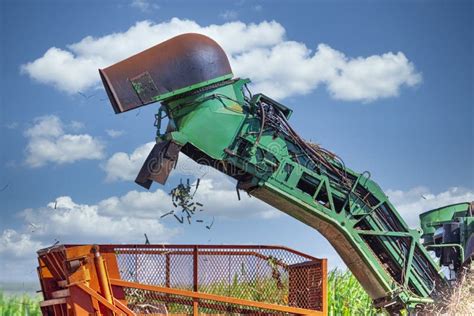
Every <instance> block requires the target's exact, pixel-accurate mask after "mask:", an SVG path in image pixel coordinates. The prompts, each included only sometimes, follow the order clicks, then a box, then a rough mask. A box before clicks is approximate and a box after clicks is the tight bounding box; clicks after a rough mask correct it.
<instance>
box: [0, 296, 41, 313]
mask: <svg viewBox="0 0 474 316" xmlns="http://www.w3.org/2000/svg"><path fill="white" fill-rule="evenodd" d="M39 301H40V297H39V296H36V297H31V296H29V295H27V294H25V295H21V296H6V295H5V294H4V293H3V292H0V316H39V315H41V311H40V308H39V305H38V302H39Z"/></svg>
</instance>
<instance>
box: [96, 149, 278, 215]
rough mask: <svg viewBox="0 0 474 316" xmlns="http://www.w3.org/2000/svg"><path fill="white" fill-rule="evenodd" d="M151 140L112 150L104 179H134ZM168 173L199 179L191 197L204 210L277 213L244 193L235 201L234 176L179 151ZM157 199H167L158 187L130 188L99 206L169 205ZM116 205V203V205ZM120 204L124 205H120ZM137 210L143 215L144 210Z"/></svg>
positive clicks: (118, 209)
mask: <svg viewBox="0 0 474 316" xmlns="http://www.w3.org/2000/svg"><path fill="white" fill-rule="evenodd" d="M154 144H155V143H154V142H149V143H146V144H144V145H141V146H139V147H137V148H136V149H135V150H134V151H133V152H132V153H130V154H129V153H126V152H119V153H115V154H113V155H112V156H111V157H110V158H109V159H108V160H107V162H106V163H105V165H104V171H105V172H106V180H107V181H133V180H135V177H136V176H137V174H138V171H139V170H140V168H141V166H142V164H143V162H144V161H145V159H146V157H147V156H148V154H149V153H150V151H151V149H152V148H153V145H154ZM171 175H172V176H175V177H178V176H179V177H190V178H200V179H201V181H200V185H199V190H197V192H196V196H195V197H196V200H197V201H200V202H201V203H203V204H204V205H205V206H206V214H210V215H214V216H222V217H242V216H256V217H261V218H267V219H270V218H274V217H278V216H279V215H280V213H279V212H278V211H277V210H275V209H274V208H272V207H270V206H268V205H267V204H265V203H263V202H261V201H259V200H258V199H256V198H251V197H248V196H247V195H246V194H243V195H242V197H241V201H238V199H237V194H236V191H235V185H236V183H235V181H234V180H232V179H231V178H229V177H226V176H225V175H223V174H221V173H220V172H219V171H217V170H216V169H213V168H211V167H209V166H203V165H200V164H198V163H196V162H195V161H193V160H192V159H190V158H188V157H187V156H186V155H184V154H182V153H180V154H179V158H178V164H177V165H176V168H175V169H174V170H173V171H172V173H171ZM169 181H172V180H169ZM160 201H168V199H167V198H166V193H165V192H163V191H161V190H159V189H158V190H156V191H155V192H153V193H150V192H138V191H131V192H129V193H128V194H126V195H125V196H123V197H121V198H120V199H119V198H116V197H113V198H110V199H107V200H105V201H103V203H102V204H101V206H102V207H103V209H106V210H109V211H110V212H113V213H120V212H122V211H123V212H127V211H128V210H130V209H140V210H143V208H142V207H141V206H138V205H137V204H136V203H140V205H143V203H144V204H146V205H149V206H150V209H151V210H152V211H153V212H155V211H156V208H157V207H161V208H162V209H167V208H169V205H166V204H163V203H161V202H160ZM116 205H119V206H120V207H116ZM123 206H125V207H124V208H123V209H122V207H123ZM141 214H142V216H143V215H144V214H146V211H145V212H142V213H141Z"/></svg>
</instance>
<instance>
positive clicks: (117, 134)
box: [105, 129, 125, 138]
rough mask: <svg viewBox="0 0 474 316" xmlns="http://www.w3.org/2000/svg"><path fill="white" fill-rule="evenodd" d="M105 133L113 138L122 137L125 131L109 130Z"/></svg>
mask: <svg viewBox="0 0 474 316" xmlns="http://www.w3.org/2000/svg"><path fill="white" fill-rule="evenodd" d="M105 132H106V133H107V135H109V136H110V137H112V138H117V137H120V136H122V135H123V134H124V133H125V132H124V131H121V130H116V129H107V130H105Z"/></svg>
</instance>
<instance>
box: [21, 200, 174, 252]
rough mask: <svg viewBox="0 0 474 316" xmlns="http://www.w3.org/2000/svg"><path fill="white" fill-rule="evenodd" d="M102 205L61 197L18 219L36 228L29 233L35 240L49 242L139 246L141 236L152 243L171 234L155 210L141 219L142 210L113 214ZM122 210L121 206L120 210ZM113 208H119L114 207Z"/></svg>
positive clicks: (31, 210)
mask: <svg viewBox="0 0 474 316" xmlns="http://www.w3.org/2000/svg"><path fill="white" fill-rule="evenodd" d="M139 198H140V197H139ZM118 200H119V201H120V198H118ZM142 202H143V201H142ZM117 204H118V203H117ZM106 205H107V203H105V202H104V201H101V202H99V203H97V204H93V205H88V204H80V203H76V202H74V201H73V200H72V198H71V197H69V196H61V197H58V198H57V199H56V200H55V201H54V202H50V203H48V205H47V206H45V207H39V208H35V209H26V210H24V211H23V213H22V216H23V218H24V219H25V221H26V222H28V223H32V224H33V225H34V226H35V227H36V228H37V229H35V230H34V232H32V235H33V236H35V237H36V238H38V239H51V238H52V237H53V236H54V237H55V238H57V239H58V240H61V241H62V242H67V241H68V240H69V241H72V240H74V242H81V243H94V242H118V243H125V242H139V241H142V239H143V233H144V232H146V233H147V234H148V236H149V237H150V238H153V240H154V241H156V242H163V241H167V240H168V236H172V235H173V234H174V232H173V231H172V230H169V229H167V228H165V226H164V225H163V224H162V223H160V222H159V221H158V219H157V218H159V215H160V211H159V210H157V208H156V206H155V209H154V213H153V214H152V215H153V216H151V214H150V216H147V217H144V216H137V215H139V213H140V212H142V209H143V208H142V209H141V208H139V207H138V208H136V209H133V208H132V209H128V210H127V212H120V213H114V212H112V211H110V210H108V209H107V208H106V207H104V206H106ZM125 207H126V205H122V206H121V208H122V209H125ZM116 208H120V206H118V205H116ZM99 228H100V229H99Z"/></svg>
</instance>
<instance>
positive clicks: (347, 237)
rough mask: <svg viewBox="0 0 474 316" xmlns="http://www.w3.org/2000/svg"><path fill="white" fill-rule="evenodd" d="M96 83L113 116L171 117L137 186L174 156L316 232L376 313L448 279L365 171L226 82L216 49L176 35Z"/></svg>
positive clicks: (201, 39) (420, 299)
mask: <svg viewBox="0 0 474 316" xmlns="http://www.w3.org/2000/svg"><path fill="white" fill-rule="evenodd" d="M170 56H172V57H170ZM170 58H171V59H172V62H170ZM101 76H102V80H103V82H104V85H105V87H106V90H107V93H108V95H109V98H110V99H111V102H112V104H113V106H114V109H115V111H116V112H123V111H127V110H130V109H133V108H136V107H138V106H141V105H145V104H148V103H152V102H156V101H161V102H162V107H161V110H160V114H159V115H158V120H161V117H162V116H163V113H165V114H166V116H167V117H168V119H169V124H168V128H167V130H166V132H165V133H163V134H161V133H160V132H159V133H158V136H157V144H156V145H155V148H154V149H153V150H152V152H151V153H150V155H149V157H148V158H147V160H146V162H145V164H144V165H143V167H142V169H141V171H140V174H139V176H138V177H137V180H136V182H137V183H139V184H140V185H142V186H144V187H146V188H149V187H150V185H151V183H152V181H153V180H155V181H157V182H160V183H164V182H165V181H166V179H167V177H168V174H169V172H170V171H171V169H172V167H173V165H174V164H175V163H176V160H177V158H178V153H179V151H181V152H183V153H184V154H186V155H187V156H189V157H190V158H192V159H193V160H195V161H197V162H198V163H201V164H207V165H210V166H212V167H214V168H217V169H218V170H220V171H222V172H224V173H225V174H227V175H229V176H231V177H233V178H235V179H237V181H238V189H240V190H244V191H246V192H248V193H249V194H250V195H252V196H254V197H256V198H258V199H260V200H262V201H264V202H266V203H268V204H270V205H272V206H274V207H275V208H277V209H279V210H281V211H283V212H285V213H287V214H289V215H291V216H293V217H294V218H296V219H297V220H299V221H301V222H303V223H305V224H307V225H309V226H311V227H313V228H315V229H316V230H318V231H319V232H320V233H321V234H322V235H323V236H324V237H325V238H326V239H327V240H328V241H329V242H330V243H331V244H332V245H333V246H334V248H335V249H336V251H337V252H338V254H339V255H340V256H341V258H342V259H343V261H344V262H345V263H346V265H347V266H348V268H349V269H350V270H351V271H352V273H353V274H354V275H355V277H356V278H357V279H358V280H359V282H360V283H361V284H362V286H363V287H364V288H365V290H366V291H367V292H368V293H369V295H370V296H371V297H372V298H373V299H374V302H375V304H376V305H377V306H380V307H384V308H387V309H389V310H392V311H397V310H400V309H402V308H406V307H409V308H415V307H416V306H419V305H423V304H426V303H430V302H432V301H433V300H436V298H437V295H438V293H439V292H438V290H439V289H440V288H441V287H444V285H445V283H446V279H445V277H444V276H443V275H442V274H441V273H440V268H439V266H438V265H437V264H436V263H435V262H434V261H433V260H432V258H431V257H430V255H429V254H428V252H427V251H426V250H425V248H424V247H423V246H422V244H421V242H420V232H419V231H417V230H412V229H410V228H409V227H408V226H407V224H406V223H405V221H404V220H403V219H402V218H401V216H400V214H399V213H398V212H397V211H396V209H395V208H394V206H393V205H392V204H391V203H390V201H389V200H388V198H387V196H386V195H385V194H384V193H383V191H382V190H381V189H380V188H379V186H378V185H377V184H376V183H375V182H374V181H372V180H371V179H370V174H369V173H367V172H364V173H357V172H354V171H352V170H350V169H349V168H347V167H345V166H344V164H343V163H342V161H341V160H340V159H338V157H337V156H336V155H334V154H332V153H331V152H329V151H327V150H325V149H323V148H321V147H319V146H318V145H316V144H312V143H309V142H307V141H305V140H303V139H302V138H301V137H300V136H299V135H298V134H297V133H296V132H295V130H294V129H293V128H292V127H291V126H290V124H289V123H288V120H289V118H290V116H291V113H292V111H291V110H290V109H288V108H287V107H285V106H284V105H282V104H280V103H278V102H276V101H274V100H272V99H271V98H269V97H267V96H265V95H262V94H256V95H251V94H250V91H249V90H248V89H247V83H249V80H243V79H232V72H231V69H230V66H229V63H228V61H227V58H226V56H225V53H224V52H223V50H222V49H221V48H220V47H219V46H218V45H217V44H216V43H215V42H214V41H212V40H210V39H209V38H207V37H205V36H202V35H197V34H185V35H181V36H178V37H175V38H173V39H171V40H169V41H167V42H164V43H162V44H159V45H157V46H155V47H152V48H150V49H149V50H147V51H145V52H143V53H139V54H137V55H135V56H132V57H130V58H128V59H127V60H125V61H123V62H120V63H118V64H116V65H113V66H111V67H109V68H106V69H103V70H101Z"/></svg>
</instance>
